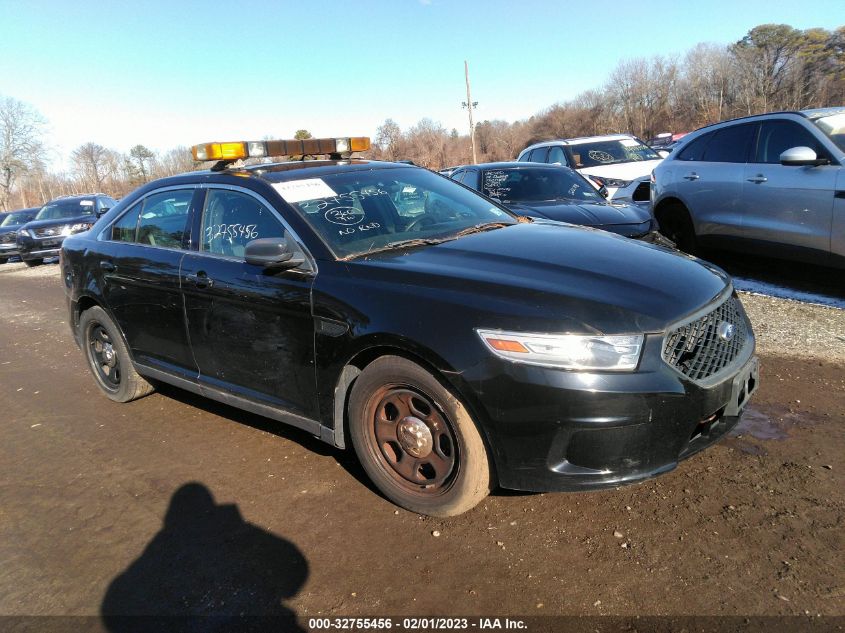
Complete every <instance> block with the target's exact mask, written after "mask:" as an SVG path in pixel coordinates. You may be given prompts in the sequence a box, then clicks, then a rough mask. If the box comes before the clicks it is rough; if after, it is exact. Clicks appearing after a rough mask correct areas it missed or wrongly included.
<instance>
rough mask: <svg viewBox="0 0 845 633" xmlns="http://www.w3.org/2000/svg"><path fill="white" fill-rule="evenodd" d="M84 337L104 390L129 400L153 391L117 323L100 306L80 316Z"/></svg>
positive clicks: (91, 365) (97, 380) (93, 370)
mask: <svg viewBox="0 0 845 633" xmlns="http://www.w3.org/2000/svg"><path fill="white" fill-rule="evenodd" d="M79 333H80V337H79V339H80V341H81V342H82V345H83V351H84V352H85V358H86V360H87V361H88V367H89V368H90V369H91V373H92V374H93V376H94V382H95V383H96V384H97V386H98V387H99V388H100V390H101V391H102V392H103V393H104V394H106V395H107V396H108V397H109V398H111V399H112V400H114V401H116V402H129V401H131V400H135V399H136V398H140V397H141V396H145V395H147V394H148V393H150V392H151V391H153V387H152V385H151V384H150V383H149V382H147V381H146V380H145V379H144V378H143V377H142V376H141V375H140V374H138V372H137V371H135V368H134V367H133V365H132V360H131V359H130V358H129V353H128V352H127V351H126V345H125V344H124V343H123V338H122V336H121V335H120V331H119V330H118V328H117V326H116V325H115V323H114V322H113V321H112V320H111V318H110V317H109V315H108V314H107V313H106V311H105V310H103V309H102V308H100V307H99V306H94V307H92V308H89V309H88V310H86V311H85V312H83V313H82V315H81V316H80V318H79Z"/></svg>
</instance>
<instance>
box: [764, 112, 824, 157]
mask: <svg viewBox="0 0 845 633" xmlns="http://www.w3.org/2000/svg"><path fill="white" fill-rule="evenodd" d="M799 146H803V147H809V148H810V149H812V150H814V151H815V152H816V154H817V155H818V156H819V157H824V158H827V157H828V154H827V152H826V151H825V149H824V148H823V147H822V146H821V143H819V142H818V140H816V137H814V136H813V135H812V134H811V133H810V132H809V131H808V130H805V129H804V128H803V127H801V125H800V124H798V123H796V122H795V121H787V120H784V119H773V120H769V121H764V122H763V126H762V128H761V129H760V140H759V141H758V142H757V153H756V157H755V159H754V162H755V163H780V155H781V154H782V153H783V152H785V151H786V150H788V149H791V148H793V147H799Z"/></svg>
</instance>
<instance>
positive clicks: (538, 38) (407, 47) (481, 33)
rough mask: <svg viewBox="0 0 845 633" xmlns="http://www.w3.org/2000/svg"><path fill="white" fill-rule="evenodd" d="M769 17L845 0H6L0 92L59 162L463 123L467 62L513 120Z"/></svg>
mask: <svg viewBox="0 0 845 633" xmlns="http://www.w3.org/2000/svg"><path fill="white" fill-rule="evenodd" d="M810 6H811V7H812V8H811V10H810ZM765 22H776V23H786V24H790V25H792V26H795V27H797V28H809V27H813V26H821V27H825V28H828V29H832V28H836V27H837V26H839V25H842V24H845V2H843V1H842V0H818V1H817V2H814V3H813V4H812V5H807V4H806V3H780V2H773V1H772V0H767V1H757V0H742V1H737V0H730V1H728V0H712V1H707V0H702V1H701V2H698V3H692V2H682V1H680V0H675V1H666V2H664V1H653V2H649V1H648V0H640V1H639V2H604V3H589V2H552V1H541V0H524V1H519V0H509V1H500V0H487V1H484V2H481V1H478V2H471V1H460V0H455V1H446V0H355V1H354V2H343V1H341V0H337V1H323V0H309V1H300V2H283V1H273V0H270V1H264V2H232V1H230V2H220V1H215V0H205V1H204V2H179V1H178V0H171V1H170V2H159V1H157V0H149V1H140V2H138V1H136V2H128V1H120V0H115V1H113V2H71V1H69V0H66V1H64V2H59V1H54V2H39V1H37V0H32V1H29V2H21V1H20V0H0V94H2V95H5V96H12V97H15V98H17V99H20V100H22V101H26V102H28V103H30V104H31V105H33V106H34V107H35V108H37V109H38V110H39V111H40V112H41V113H42V114H43V115H44V116H45V118H46V119H47V120H48V122H49V128H48V129H49V135H48V137H47V140H48V142H49V143H50V144H51V146H52V147H53V149H54V156H55V160H56V163H57V164H58V165H61V164H62V162H63V161H64V159H65V158H66V157H67V155H68V154H69V153H70V151H71V150H72V149H73V148H74V147H76V146H78V145H80V144H81V143H84V142H86V141H95V142H97V143H100V144H102V145H106V146H108V147H112V148H115V149H118V150H121V151H126V150H127V149H128V148H129V147H131V146H132V145H135V144H137V143H142V144H144V145H147V146H149V147H152V148H155V149H158V150H165V149H169V148H171V147H174V146H176V145H192V144H195V143H198V142H202V141H210V140H234V139H241V138H261V137H264V136H265V135H272V136H275V137H281V138H287V137H290V136H292V134H293V132H294V131H295V130H297V129H299V128H306V129H308V130H310V131H311V132H312V133H313V134H314V135H316V136H335V135H374V133H375V130H376V128H377V127H378V125H380V124H381V123H382V122H383V121H384V119H385V118H387V117H392V118H393V119H394V120H396V121H397V122H398V123H399V124H400V125H401V126H402V127H403V128H405V127H408V126H410V125H413V124H414V123H416V122H417V121H418V120H419V119H420V118H422V117H424V116H428V117H431V118H432V119H434V120H436V121H440V122H441V123H442V124H443V125H444V126H446V127H447V128H452V127H457V128H458V129H460V130H461V131H463V130H464V129H465V128H466V126H467V123H466V121H467V119H466V111H465V110H462V109H461V102H462V101H463V100H465V99H466V94H465V88H464V81H463V79H464V78H463V61H464V60H465V59H466V60H468V61H469V64H470V75H471V80H472V89H473V99H474V100H476V101H478V102H479V105H478V109H477V110H476V120H478V121H481V120H484V119H494V118H500V119H506V120H509V121H512V120H515V119H521V118H527V117H528V116H531V115H532V114H535V113H536V112H538V111H540V110H542V109H544V108H546V107H548V106H550V105H552V104H553V103H555V102H558V101H565V100H567V99H569V98H572V97H574V96H575V95H576V94H578V93H579V92H581V91H583V90H586V89H589V88H596V87H599V86H601V85H602V84H604V83H605V82H606V80H607V78H608V76H609V74H610V72H611V71H612V70H613V68H614V67H615V65H616V64H617V63H618V62H619V61H620V60H622V59H628V58H633V57H649V56H652V55H657V54H660V55H675V54H683V53H684V52H685V51H686V50H688V49H689V48H691V47H692V46H693V45H695V44H696V43H698V42H704V41H708V42H716V43H721V44H728V43H731V42H733V41H736V40H737V39H739V38H740V37H742V36H743V35H744V34H745V33H746V32H747V31H748V30H749V29H750V28H752V27H753V26H755V25H757V24H761V23H765Z"/></svg>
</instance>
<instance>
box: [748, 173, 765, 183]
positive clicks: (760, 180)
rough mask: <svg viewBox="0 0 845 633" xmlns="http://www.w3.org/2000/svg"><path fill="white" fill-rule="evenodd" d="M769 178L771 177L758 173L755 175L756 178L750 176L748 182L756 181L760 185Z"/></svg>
mask: <svg viewBox="0 0 845 633" xmlns="http://www.w3.org/2000/svg"><path fill="white" fill-rule="evenodd" d="M767 180H769V179H768V178H766V177H765V176H764V175H763V174H757V175H756V176H754V178H749V179H748V182H756V183H757V184H758V185H759V184H760V183H761V182H766V181H767Z"/></svg>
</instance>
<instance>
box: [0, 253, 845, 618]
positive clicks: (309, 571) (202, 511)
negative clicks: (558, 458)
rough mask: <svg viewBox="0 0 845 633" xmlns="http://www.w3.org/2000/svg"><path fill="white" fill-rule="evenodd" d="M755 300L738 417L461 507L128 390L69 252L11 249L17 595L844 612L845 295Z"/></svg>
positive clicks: (395, 611)
mask: <svg viewBox="0 0 845 633" xmlns="http://www.w3.org/2000/svg"><path fill="white" fill-rule="evenodd" d="M743 302H744V303H745V304H746V306H747V307H748V311H749V314H750V315H751V318H752V320H753V322H754V325H755V329H756V331H757V333H758V337H759V341H758V350H759V352H760V356H761V362H762V368H761V374H762V375H761V386H760V389H759V391H758V392H757V394H756V396H755V397H754V398H753V401H752V404H751V406H750V408H749V410H748V413H747V415H746V419H745V420H744V421H743V423H742V424H741V426H740V428H739V429H738V431H737V432H736V433H735V434H734V435H733V436H732V437H729V438H726V439H725V440H723V441H722V442H720V443H718V444H717V445H715V446H714V447H712V448H711V449H709V450H707V451H705V452H703V453H701V454H699V455H697V456H695V457H693V458H691V459H689V460H687V461H685V462H683V463H681V464H680V465H679V467H678V468H677V469H676V470H674V471H673V472H671V473H668V474H666V475H664V476H662V477H660V478H658V479H655V480H651V481H648V482H646V483H643V484H640V485H636V486H629V487H624V488H620V489H616V490H607V491H602V492H592V493H577V494H521V493H511V492H505V491H498V492H495V493H494V494H493V495H492V496H490V497H489V498H488V500H487V501H486V502H484V503H482V504H481V505H480V506H479V507H477V508H476V509H474V510H473V511H471V512H469V513H467V514H466V515H463V516H460V517H457V518H452V519H446V520H443V519H431V518H426V517H421V516H418V515H416V514H412V513H409V512H406V511H404V510H398V509H397V508H396V507H395V506H393V505H392V504H391V503H389V502H388V501H386V500H385V499H383V498H382V497H380V496H379V495H378V494H377V493H375V492H374V490H373V489H372V488H371V487H370V486H369V484H368V482H367V480H366V478H365V476H364V474H363V472H362V470H361V469H360V468H359V467H358V465H357V463H356V462H355V460H354V457H353V456H352V455H350V454H348V453H344V452H343V451H338V450H334V449H332V448H331V447H329V446H328V445H325V444H323V443H321V442H319V441H318V440H315V439H313V438H311V437H309V436H308V435H306V434H304V433H301V432H299V431H296V430H292V429H288V428H286V427H283V426H281V425H279V424H277V423H275V422H272V421H270V420H266V419H263V418H260V417H258V416H254V415H251V414H247V413H243V412H240V411H238V410H235V409H232V408H229V407H226V406H223V405H219V404H216V403H213V402H211V401H205V400H202V399H200V398H198V397H194V396H192V395H190V394H187V393H185V392H181V391H178V390H176V389H170V388H167V389H163V390H162V391H161V392H159V393H156V394H153V395H151V396H149V397H147V398H143V399H141V400H139V401H136V402H133V403H131V404H125V405H121V404H115V403H112V402H111V401H109V400H107V399H106V398H105V397H103V396H101V395H100V394H99V393H98V391H97V390H96V388H95V386H94V384H93V381H92V379H91V377H90V376H89V373H88V370H87V368H86V366H85V365H84V363H83V357H82V354H81V353H80V351H79V350H78V349H77V348H76V346H75V345H74V343H73V341H72V338H71V334H70V332H69V329H68V326H67V323H66V321H67V315H66V313H65V306H64V299H63V292H62V288H61V284H60V279H59V276H58V270H57V266H55V265H47V266H43V267H39V268H34V269H26V268H24V267H23V265H22V264H6V265H3V266H0V411H2V418H0V615H5V616H10V615H91V616H97V615H99V614H104V617H103V619H102V620H99V619H98V620H97V622H100V623H101V626H104V627H105V628H106V629H107V630H118V629H119V627H116V626H113V625H112V624H111V623H112V620H110V617H109V616H110V614H116V613H121V614H127V613H129V614H132V613H158V614H179V613H185V612H189V611H192V612H198V613H208V614H210V613H226V614H233V615H239V614H272V615H275V616H277V617H280V618H283V619H284V618H293V617H294V616H295V617H298V618H301V619H302V618H309V617H315V616H318V615H319V616H331V617H334V616H370V617H377V616H387V615H390V616H397V615H406V614H407V615H413V614H416V615H464V616H472V615H487V614H497V615H513V616H516V615H520V616H534V615H552V614H566V615H622V616H637V615H642V616H647V615H671V616H679V615H684V614H694V615H741V616H758V615H811V616H817V615H819V614H821V615H828V616H830V615H840V616H841V615H845V486H843V482H844V481H845V479H843V475H845V460H843V455H845V353H843V350H845V311H842V310H837V309H835V308H824V307H818V306H807V305H805V304H798V303H794V302H789V301H785V300H782V299H771V298H767V297H757V296H751V295H743ZM291 622H292V619H291ZM98 626H99V625H98ZM293 626H294V625H291V628H293ZM283 629H284V627H282V628H280V629H279V630H283Z"/></svg>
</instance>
